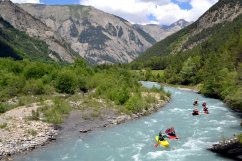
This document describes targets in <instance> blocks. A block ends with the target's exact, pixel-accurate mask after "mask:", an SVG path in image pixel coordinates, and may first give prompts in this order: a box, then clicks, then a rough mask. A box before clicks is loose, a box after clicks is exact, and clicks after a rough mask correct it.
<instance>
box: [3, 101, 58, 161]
mask: <svg viewBox="0 0 242 161" xmlns="http://www.w3.org/2000/svg"><path fill="white" fill-rule="evenodd" d="M39 106H40V105H38V104H37V103H34V104H31V105H29V106H28V107H27V106H22V107H19V108H16V109H13V110H10V111H8V112H6V113H4V114H2V115H1V116H0V159H2V158H4V157H6V156H11V155H14V154H16V153H20V152H24V151H28V150H32V149H35V148H36V147H37V146H42V145H45V144H46V143H48V142H50V141H51V140H55V137H56V135H57V134H58V133H57V132H58V131H57V130H56V129H55V127H54V126H53V125H51V124H48V123H45V122H42V121H34V120H31V119H28V117H30V116H31V114H32V110H37V108H38V107H39Z"/></svg>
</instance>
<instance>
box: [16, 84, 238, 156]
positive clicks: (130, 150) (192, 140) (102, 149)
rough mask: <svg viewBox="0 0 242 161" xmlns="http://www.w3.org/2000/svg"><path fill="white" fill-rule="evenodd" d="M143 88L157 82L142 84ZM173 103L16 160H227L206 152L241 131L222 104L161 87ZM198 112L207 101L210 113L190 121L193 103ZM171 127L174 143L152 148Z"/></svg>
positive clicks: (195, 94) (171, 141)
mask: <svg viewBox="0 0 242 161" xmlns="http://www.w3.org/2000/svg"><path fill="white" fill-rule="evenodd" d="M144 85H145V86H147V87H152V86H153V85H155V86H157V84H156V83H152V82H144ZM165 90H169V91H170V92H171V93H172V100H171V102H170V103H169V104H167V105H166V106H165V107H164V108H162V109H161V110H160V111H159V112H157V113H154V114H152V115H150V116H147V117H143V118H141V119H138V120H134V121H131V122H128V123H124V124H121V125H118V126H115V127H112V128H107V129H104V130H102V131H98V132H93V133H90V134H89V135H87V136H86V137H84V138H82V139H80V138H69V139H66V140H60V141H57V142H55V143H52V144H50V145H48V146H47V147H45V148H40V149H36V150H34V151H33V152H30V153H29V154H27V155H25V156H23V157H18V158H15V160H16V161H61V160H63V161H194V160H196V161H205V160H212V161H227V160H229V159H225V158H222V157H220V156H219V155H217V154H215V153H212V152H210V151H208V150H206V149H207V148H208V147H210V146H211V145H212V144H214V143H216V142H218V141H220V140H222V139H224V138H228V137H231V136H233V135H234V134H236V133H238V132H240V131H241V127H240V126H239V124H240V118H239V117H238V116H236V114H235V113H234V112H232V111H231V110H230V109H229V108H228V107H227V106H226V105H225V104H224V103H223V102H222V101H220V100H217V99H211V98H206V97H204V96H202V95H200V94H197V93H194V92H192V91H186V90H179V89H175V88H169V87H166V88H165ZM196 98H198V101H199V109H200V110H201V109H202V107H201V103H202V102H203V101H206V103H207V107H208V108H209V112H210V114H208V115H206V114H202V115H199V116H192V115H191V113H192V110H193V106H192V103H193V101H194V100H195V99H196ZM170 126H174V127H175V130H176V133H177V135H178V136H179V137H180V139H179V140H169V143H170V147H168V148H164V147H157V148H155V147H154V144H155V140H154V137H155V135H157V134H158V133H159V131H160V130H162V131H164V130H165V129H166V128H167V127H170Z"/></svg>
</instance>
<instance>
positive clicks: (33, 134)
mask: <svg viewBox="0 0 242 161" xmlns="http://www.w3.org/2000/svg"><path fill="white" fill-rule="evenodd" d="M27 134H29V135H31V136H36V135H37V131H36V130H34V129H27Z"/></svg>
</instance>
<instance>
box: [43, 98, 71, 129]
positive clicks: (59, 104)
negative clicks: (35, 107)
mask: <svg viewBox="0 0 242 161" xmlns="http://www.w3.org/2000/svg"><path fill="white" fill-rule="evenodd" d="M39 111H40V112H41V113H43V114H44V120H45V121H46V122H49V123H52V124H55V125H58V124H61V123H62V122H63V117H64V116H65V115H67V114H69V112H70V111H71V107H70V106H69V104H68V103H67V102H66V101H64V100H63V99H60V98H55V100H54V104H53V105H45V106H43V107H41V108H39Z"/></svg>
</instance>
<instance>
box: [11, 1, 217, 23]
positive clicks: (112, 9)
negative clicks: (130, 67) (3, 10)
mask: <svg viewBox="0 0 242 161" xmlns="http://www.w3.org/2000/svg"><path fill="white" fill-rule="evenodd" d="M12 1H13V2H15V3H44V4H48V5H54V4H58V5H63V4H81V5H88V6H93V7H95V8H97V9H100V10H102V11H104V12H108V13H111V14H114V15H117V16H120V17H122V18H124V19H126V20H128V21H130V22H131V23H138V24H150V23H153V24H161V25H169V24H171V23H173V22H176V21H178V20H179V19H185V20H187V21H196V20H197V19H198V18H199V17H200V16H201V15H202V14H203V13H204V12H205V11H207V10H208V9H209V8H210V7H211V6H212V5H214V4H215V3H216V2H217V1H218V0H12Z"/></svg>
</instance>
